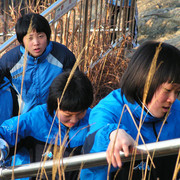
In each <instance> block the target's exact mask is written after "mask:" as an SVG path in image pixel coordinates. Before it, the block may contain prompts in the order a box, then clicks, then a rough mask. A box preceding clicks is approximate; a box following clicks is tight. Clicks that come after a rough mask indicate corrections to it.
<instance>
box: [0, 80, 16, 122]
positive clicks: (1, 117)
mask: <svg viewBox="0 0 180 180" xmlns="http://www.w3.org/2000/svg"><path fill="white" fill-rule="evenodd" d="M10 87H12V85H11V83H10V81H9V80H8V79H7V78H6V77H4V79H3V81H2V82H1V83H0V110H1V113H0V125H1V124H2V123H3V122H4V121H5V120H6V119H9V118H11V117H12V116H13V97H12V94H11V89H10Z"/></svg>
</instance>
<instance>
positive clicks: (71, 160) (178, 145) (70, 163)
mask: <svg viewBox="0 0 180 180" xmlns="http://www.w3.org/2000/svg"><path fill="white" fill-rule="evenodd" d="M137 149H138V150H141V152H142V153H139V154H136V158H135V159H136V160H142V159H146V158H147V152H148V153H149V154H150V155H153V157H162V156H168V155H174V154H178V152H179V150H180V138H178V139H173V140H166V141H161V142H157V143H150V144H146V145H139V146H137ZM120 156H121V160H122V162H130V161H131V158H132V157H134V155H133V154H130V155H129V157H125V155H124V153H123V152H120ZM55 165H56V166H57V165H58V166H63V167H64V171H66V172H68V171H73V170H79V169H81V168H83V169H84V168H89V167H96V166H101V165H107V161H106V153H105V152H100V153H92V154H86V155H79V156H73V157H67V158H63V159H61V160H55V161H53V160H49V161H46V162H37V163H31V164H25V165H21V166H15V167H14V177H15V178H22V177H33V176H36V175H37V172H38V171H39V169H41V168H43V169H44V170H45V171H46V173H47V174H50V173H52V167H53V166H55ZM11 175H12V167H4V168H0V179H2V180H3V179H6V180H7V179H11Z"/></svg>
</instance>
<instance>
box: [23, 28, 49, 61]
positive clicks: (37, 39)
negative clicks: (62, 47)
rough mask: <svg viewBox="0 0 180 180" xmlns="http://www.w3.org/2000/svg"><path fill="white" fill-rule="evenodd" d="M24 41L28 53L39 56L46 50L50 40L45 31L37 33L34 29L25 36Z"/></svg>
mask: <svg viewBox="0 0 180 180" xmlns="http://www.w3.org/2000/svg"><path fill="white" fill-rule="evenodd" d="M23 43H24V46H25V48H26V49H27V51H28V53H29V54H30V55H31V56H33V57H35V58H37V57H39V56H40V55H41V54H42V53H43V52H44V51H45V49H46V46H47V43H48V41H47V36H46V34H45V33H44V32H39V33H37V32H36V30H33V31H32V32H31V33H29V34H26V36H24V38H23Z"/></svg>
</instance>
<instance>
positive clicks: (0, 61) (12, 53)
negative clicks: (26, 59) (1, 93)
mask: <svg viewBox="0 0 180 180" xmlns="http://www.w3.org/2000/svg"><path fill="white" fill-rule="evenodd" d="M21 56H22V53H21V52H20V46H17V47H15V48H13V49H11V50H9V51H8V52H6V53H5V54H4V55H3V56H2V57H1V58H0V70H1V71H3V72H5V76H6V77H7V78H8V79H10V80H11V75H10V70H11V69H12V68H13V67H14V65H15V64H16V63H17V62H18V61H19V60H20V58H21Z"/></svg>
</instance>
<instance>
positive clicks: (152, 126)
mask: <svg viewBox="0 0 180 180" xmlns="http://www.w3.org/2000/svg"><path fill="white" fill-rule="evenodd" d="M127 106H128V107H129V109H130V112H131V113H132V115H133V117H134V120H135V122H136V124H137V126H139V122H140V117H141V113H142V108H141V106H140V105H139V104H138V103H137V102H135V103H134V104H131V103H130V102H128V101H127V99H126V98H125V96H124V95H123V96H121V90H120V89H118V90H114V91H112V92H111V93H110V94H109V95H108V96H107V97H105V98H104V99H102V100H101V101H100V102H99V104H98V105H96V106H95V107H94V108H93V109H92V111H91V114H90V117H89V124H92V125H91V126H90V131H89V132H88V134H87V138H86V141H85V143H84V151H85V153H94V152H101V151H106V149H107V147H108V144H109V142H110V140H109V136H110V133H111V132H112V131H114V130H116V129H117V126H118V122H119V120H120V117H121V114H122V118H121V123H120V128H123V129H124V130H126V132H127V133H128V134H130V135H131V136H132V137H133V138H134V139H136V136H137V133H138V131H137V129H136V126H135V125H134V122H133V119H132V117H131V115H130V112H129V110H128V108H127ZM123 108H124V109H123ZM142 119H143V122H144V123H143V125H142V127H141V131H140V132H141V134H142V136H143V139H144V141H145V143H151V142H156V140H157V135H158V134H159V131H160V129H161V126H162V124H163V120H164V119H163V118H155V117H153V116H151V115H150V114H147V113H146V112H145V111H144V112H143V118H142ZM179 127H180V101H179V100H176V101H175V102H174V103H173V105H172V107H171V110H170V113H169V115H168V118H167V121H166V123H165V124H164V126H163V128H162V132H161V133H160V137H159V141H163V140H169V139H174V138H179V137H180V130H179ZM138 143H139V144H142V140H141V138H139V142H138ZM85 177H88V180H91V179H94V180H98V179H101V180H102V179H106V178H107V166H101V167H97V168H89V169H83V170H82V171H81V179H82V180H83V179H85Z"/></svg>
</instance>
